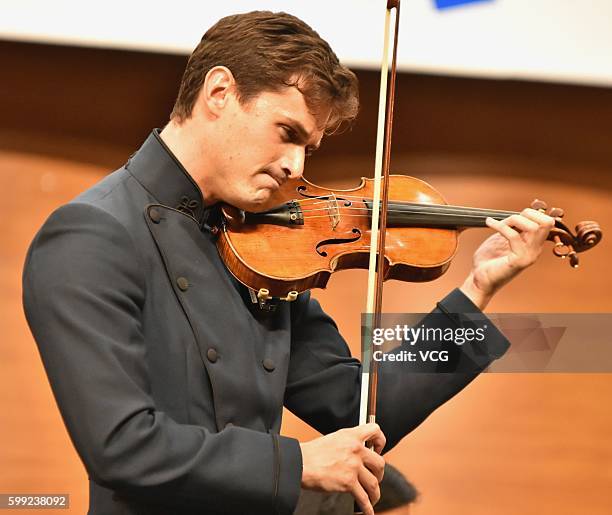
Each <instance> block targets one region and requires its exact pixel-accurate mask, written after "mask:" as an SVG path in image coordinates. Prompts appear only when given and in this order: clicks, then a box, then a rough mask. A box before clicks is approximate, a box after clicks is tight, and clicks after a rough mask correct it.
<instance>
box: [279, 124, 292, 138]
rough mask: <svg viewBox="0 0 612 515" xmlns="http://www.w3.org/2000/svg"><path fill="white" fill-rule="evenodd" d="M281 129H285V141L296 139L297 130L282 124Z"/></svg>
mask: <svg viewBox="0 0 612 515" xmlns="http://www.w3.org/2000/svg"><path fill="white" fill-rule="evenodd" d="M281 129H282V130H283V138H284V139H285V141H294V140H295V132H293V130H292V129H290V128H289V127H287V126H286V125H282V126H281Z"/></svg>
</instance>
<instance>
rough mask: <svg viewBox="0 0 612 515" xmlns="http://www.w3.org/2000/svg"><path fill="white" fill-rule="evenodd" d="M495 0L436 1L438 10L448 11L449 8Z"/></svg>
mask: <svg viewBox="0 0 612 515" xmlns="http://www.w3.org/2000/svg"><path fill="white" fill-rule="evenodd" d="M492 1H493V0H434V3H435V4H436V7H437V8H438V9H448V8H449V7H458V6H460V5H464V4H473V3H476V2H492Z"/></svg>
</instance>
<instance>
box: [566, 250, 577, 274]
mask: <svg viewBox="0 0 612 515" xmlns="http://www.w3.org/2000/svg"><path fill="white" fill-rule="evenodd" d="M567 248H568V250H569V252H568V253H567V257H568V258H569V264H570V266H571V267H572V268H578V262H579V259H578V254H577V253H576V251H575V250H574V247H572V246H571V245H568V246H567Z"/></svg>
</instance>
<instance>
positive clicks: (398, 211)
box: [366, 201, 517, 229]
mask: <svg viewBox="0 0 612 515" xmlns="http://www.w3.org/2000/svg"><path fill="white" fill-rule="evenodd" d="M366 205H367V207H368V210H369V211H370V212H371V211H372V202H370V201H366ZM514 214H517V213H516V212H515V211H501V210H498V209H482V208H475V207H464V206H449V205H441V204H418V203H412V202H397V201H390V202H389V208H388V210H387V227H439V228H444V229H461V228H466V227H486V223H485V219H486V218H487V217H491V218H494V219H496V220H503V219H504V218H508V217H509V216H510V215H514Z"/></svg>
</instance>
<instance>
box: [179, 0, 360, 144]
mask: <svg viewBox="0 0 612 515" xmlns="http://www.w3.org/2000/svg"><path fill="white" fill-rule="evenodd" d="M214 66H226V67H227V68H229V69H230V70H231V72H232V74H233V75H234V78H235V80H236V85H237V94H238V98H239V99H240V101H241V102H242V103H243V104H245V103H247V102H248V101H249V100H251V99H252V98H254V97H256V96H257V95H258V94H259V93H262V92H263V91H279V90H280V89H281V88H282V87H284V86H295V87H297V88H298V89H299V90H300V91H301V92H302V94H303V95H304V98H305V101H306V105H307V106H308V108H309V110H310V111H311V112H313V114H316V113H317V112H319V110H320V109H321V108H327V107H330V108H331V114H330V117H329V119H328V121H327V124H326V127H325V128H326V132H328V133H329V132H333V131H335V130H336V129H337V128H338V127H339V126H340V125H342V124H343V122H349V123H350V122H351V121H352V120H353V119H354V118H355V116H356V115H357V110H358V107H359V93H358V85H357V78H356V77H355V74H354V73H353V72H351V71H350V70H349V69H348V68H346V67H345V66H343V65H342V64H340V62H339V60H338V57H336V54H335V53H334V52H333V50H332V49H331V47H330V46H329V45H328V44H327V42H326V41H324V40H323V39H322V38H321V37H320V36H319V35H318V34H317V33H316V32H315V31H314V30H313V29H312V28H311V27H310V26H309V25H307V24H306V23H304V22H303V21H302V20H300V19H299V18H296V17H295V16H292V15H290V14H287V13H283V12H281V13H272V12H270V11H254V12H250V13H246V14H236V15H233V16H227V17H225V18H222V19H221V20H219V21H218V22H217V23H216V24H215V25H213V26H212V27H211V28H210V29H209V30H208V31H207V32H206V34H204V37H202V40H201V41H200V43H199V44H198V46H197V47H196V49H195V50H194V51H193V53H192V54H191V57H190V58H189V61H188V63H187V68H186V69H185V73H184V74H183V79H182V81H181V87H180V90H179V93H178V98H177V100H176V103H175V105H174V109H173V110H172V114H171V115H170V117H171V118H172V119H176V120H178V121H179V122H181V121H183V120H184V119H186V118H189V117H190V116H191V112H192V110H193V106H194V104H195V102H196V99H197V97H198V93H199V92H200V89H201V87H202V84H203V83H204V78H205V76H206V73H207V72H208V71H209V70H210V69H211V68H213V67H214Z"/></svg>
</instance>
